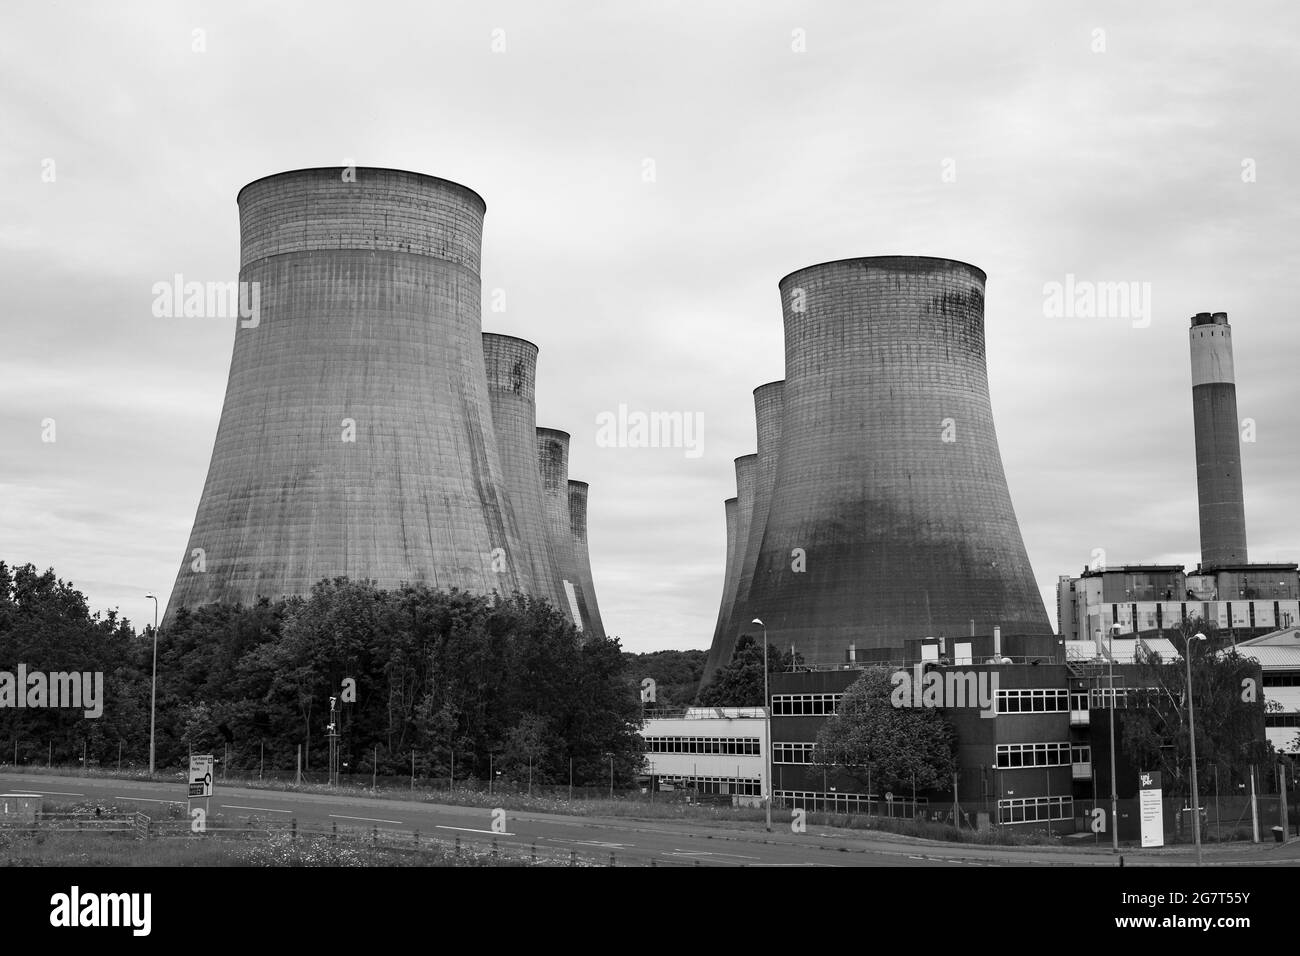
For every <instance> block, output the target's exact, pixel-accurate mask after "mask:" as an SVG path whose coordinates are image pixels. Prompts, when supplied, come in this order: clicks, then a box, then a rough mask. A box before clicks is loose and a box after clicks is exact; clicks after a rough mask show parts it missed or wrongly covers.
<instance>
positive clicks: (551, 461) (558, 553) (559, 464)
mask: <svg viewBox="0 0 1300 956" xmlns="http://www.w3.org/2000/svg"><path fill="white" fill-rule="evenodd" d="M537 465H538V469H539V470H540V472H541V476H542V498H543V500H544V502H545V504H546V522H547V531H548V534H549V535H550V538H551V548H552V550H553V551H554V553H555V557H556V560H557V561H558V562H559V571H560V582H561V587H562V588H563V593H564V602H563V603H562V604H561V605H560V607H562V608H564V609H565V610H567V611H568V613H569V617H570V619H571V620H572V621H573V623H574V625H576V626H577V627H578V628H579V629H580V630H581V631H582V632H583V635H584V636H585V635H587V634H589V633H590V632H591V628H592V622H591V612H590V610H589V609H588V608H587V598H586V594H585V593H584V591H583V589H582V577H581V575H580V574H579V573H578V560H577V554H576V552H575V549H574V547H573V520H572V518H571V516H570V514H569V433H568V432H562V431H560V430H559V429H556V428H539V429H537Z"/></svg>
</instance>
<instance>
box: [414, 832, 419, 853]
mask: <svg viewBox="0 0 1300 956" xmlns="http://www.w3.org/2000/svg"><path fill="white" fill-rule="evenodd" d="M415 846H416V849H419V846H420V831H419V830H416V831H415Z"/></svg>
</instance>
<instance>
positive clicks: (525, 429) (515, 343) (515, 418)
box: [483, 332, 567, 613]
mask: <svg viewBox="0 0 1300 956" xmlns="http://www.w3.org/2000/svg"><path fill="white" fill-rule="evenodd" d="M483 360H484V363H485V365H486V369H487V389H488V399H489V401H490V403H491V408H492V426H493V431H494V432H495V434H496V439H497V450H498V452H499V454H500V457H501V470H502V473H503V475H504V479H505V488H506V492H507V494H508V495H509V498H510V502H511V504H512V506H513V508H514V514H515V521H516V525H517V527H518V529H519V539H520V545H521V548H520V553H519V555H518V558H517V560H518V562H519V564H520V565H521V566H522V568H523V572H524V576H525V577H526V578H528V579H529V580H531V581H532V582H533V587H534V590H533V591H532V593H533V594H534V595H535V596H537V597H540V598H544V599H545V600H546V601H548V602H549V603H550V604H551V605H552V606H553V607H554V608H555V609H556V610H559V611H565V608H566V604H567V599H566V597H565V594H564V586H563V583H562V580H561V577H560V561H559V559H558V558H557V556H556V554H555V548H554V547H553V546H552V544H551V534H550V530H549V524H548V522H547V517H546V500H545V496H544V495H543V493H542V475H541V471H540V469H539V468H538V467H537V400H536V388H537V346H536V345H534V344H533V343H532V342H529V341H526V340H525V339H521V338H516V337H515V336H513V335H498V334H496V333H494V332H485V333H483ZM566 613H567V612H566Z"/></svg>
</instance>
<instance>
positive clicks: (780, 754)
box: [772, 743, 816, 763]
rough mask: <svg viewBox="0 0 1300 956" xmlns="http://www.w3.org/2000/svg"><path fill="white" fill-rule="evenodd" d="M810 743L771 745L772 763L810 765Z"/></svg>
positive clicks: (811, 759)
mask: <svg viewBox="0 0 1300 956" xmlns="http://www.w3.org/2000/svg"><path fill="white" fill-rule="evenodd" d="M815 747H816V744H811V743H774V744H772V762H773V763H812V762H813V749H814V748H815Z"/></svg>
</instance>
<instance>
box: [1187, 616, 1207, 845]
mask: <svg viewBox="0 0 1300 956" xmlns="http://www.w3.org/2000/svg"><path fill="white" fill-rule="evenodd" d="M1203 640H1205V635H1204V634H1200V633H1197V634H1195V635H1193V636H1192V637H1190V638H1188V640H1187V647H1186V648H1185V649H1184V651H1183V658H1184V660H1186V662H1187V736H1188V740H1189V741H1190V743H1191V749H1192V839H1193V840H1195V841H1196V865H1197V866H1200V865H1201V798H1200V796H1199V794H1198V788H1197V786H1196V720H1195V718H1194V717H1193V711H1192V641H1203Z"/></svg>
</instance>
